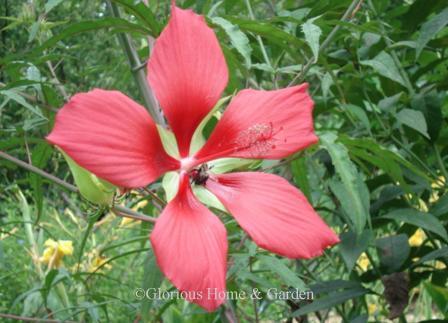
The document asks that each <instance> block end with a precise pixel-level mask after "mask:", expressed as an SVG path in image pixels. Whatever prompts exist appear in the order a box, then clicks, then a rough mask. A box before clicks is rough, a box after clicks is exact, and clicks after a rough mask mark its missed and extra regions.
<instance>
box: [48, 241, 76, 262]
mask: <svg viewBox="0 0 448 323" xmlns="http://www.w3.org/2000/svg"><path fill="white" fill-rule="evenodd" d="M44 246H45V247H46V248H45V250H44V253H43V255H42V257H41V258H40V261H41V262H43V263H44V264H47V265H48V267H49V268H59V267H61V266H62V258H64V256H71V255H73V242H72V241H71V240H58V241H54V240H53V239H48V240H47V241H45V243H44Z"/></svg>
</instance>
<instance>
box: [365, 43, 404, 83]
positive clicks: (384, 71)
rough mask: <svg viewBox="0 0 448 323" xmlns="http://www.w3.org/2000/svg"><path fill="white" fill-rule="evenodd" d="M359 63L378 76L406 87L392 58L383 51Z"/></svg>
mask: <svg viewBox="0 0 448 323" xmlns="http://www.w3.org/2000/svg"><path fill="white" fill-rule="evenodd" d="M360 63H361V64H362V65H366V66H370V67H372V68H373V69H374V70H375V71H376V72H377V73H378V74H380V75H382V76H384V77H387V78H388V79H391V80H392V81H394V82H397V83H399V84H401V85H403V86H406V84H405V81H404V79H403V77H402V76H401V74H400V72H399V71H398V68H397V66H396V65H395V63H394V60H393V59H392V56H390V55H389V54H388V53H386V52H384V51H383V52H381V53H379V54H378V55H377V56H376V57H375V58H374V59H372V60H365V61H361V62H360Z"/></svg>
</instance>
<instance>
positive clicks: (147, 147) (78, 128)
mask: <svg viewBox="0 0 448 323" xmlns="http://www.w3.org/2000/svg"><path fill="white" fill-rule="evenodd" d="M47 140H48V141H49V142H50V143H52V144H55V145H57V146H59V147H60V148H61V149H62V150H64V151H65V152H66V153H67V154H68V155H69V156H70V157H71V158H72V159H74V160H75V161H76V162H77V163H78V164H79V165H80V166H82V167H84V168H86V169H87V170H89V171H90V172H92V173H94V174H95V175H97V176H98V177H101V178H103V179H105V180H107V181H109V182H111V183H112V184H115V185H117V186H122V187H127V188H132V187H141V186H145V185H147V184H149V183H151V182H152V181H154V180H156V179H157V178H158V177H159V176H160V175H162V174H163V173H164V172H166V171H169V170H174V169H177V168H178V167H179V162H178V161H177V160H175V159H173V158H171V157H170V156H168V155H167V154H166V153H165V150H164V149H163V146H162V143H161V141H160V137H159V134H158V132H157V129H156V126H155V124H154V122H153V121H152V119H151V117H150V116H149V114H148V113H147V111H146V110H145V108H143V107H142V106H140V105H139V104H137V103H136V102H134V101H132V100H131V99H130V98H128V97H127V96H125V95H124V94H122V93H120V92H118V91H105V90H99V89H95V90H93V91H90V92H88V93H80V94H76V95H75V96H73V97H72V98H71V100H70V101H69V102H68V103H67V104H66V105H65V106H64V107H63V108H62V109H61V110H59V112H58V113H57V115H56V122H55V125H54V128H53V131H52V132H51V133H50V134H49V135H48V137H47Z"/></svg>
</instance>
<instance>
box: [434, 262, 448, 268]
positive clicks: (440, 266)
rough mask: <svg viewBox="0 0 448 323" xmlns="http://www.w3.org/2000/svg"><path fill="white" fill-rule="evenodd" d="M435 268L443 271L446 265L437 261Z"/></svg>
mask: <svg viewBox="0 0 448 323" xmlns="http://www.w3.org/2000/svg"><path fill="white" fill-rule="evenodd" d="M434 267H435V268H436V269H441V270H443V269H446V265H445V264H444V263H443V262H441V261H439V260H436V263H435V266H434Z"/></svg>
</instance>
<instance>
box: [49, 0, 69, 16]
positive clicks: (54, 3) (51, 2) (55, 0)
mask: <svg viewBox="0 0 448 323" xmlns="http://www.w3.org/2000/svg"><path fill="white" fill-rule="evenodd" d="M63 1H64V0H48V1H47V3H45V13H49V12H50V11H51V10H53V8H55V7H56V6H58V5H59V4H60V3H62V2H63Z"/></svg>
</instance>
